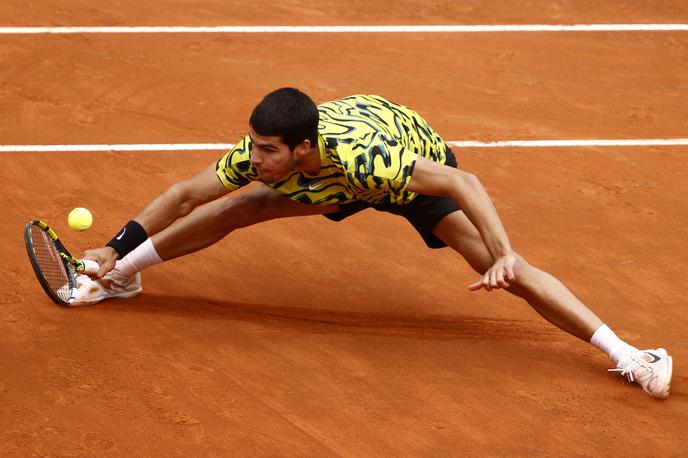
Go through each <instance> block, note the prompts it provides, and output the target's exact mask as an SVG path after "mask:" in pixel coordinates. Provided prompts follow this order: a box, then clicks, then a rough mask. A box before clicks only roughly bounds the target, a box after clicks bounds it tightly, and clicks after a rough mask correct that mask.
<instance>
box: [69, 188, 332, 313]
mask: <svg viewBox="0 0 688 458" xmlns="http://www.w3.org/2000/svg"><path fill="white" fill-rule="evenodd" d="M337 209H338V207H337V206H335V205H333V206H316V205H306V204H302V203H299V202H296V201H293V200H289V199H287V198H285V197H284V196H282V195H281V194H279V193H278V192H276V191H275V190H273V189H272V188H270V187H269V186H266V185H264V184H262V183H257V184H256V185H254V186H251V187H249V188H247V189H245V190H242V191H240V192H237V193H234V194H230V195H229V196H227V197H223V198H220V199H217V200H214V201H211V202H208V203H207V204H205V205H203V206H200V207H197V208H196V209H195V210H194V211H193V212H191V213H190V214H189V215H187V216H185V217H184V218H182V219H181V220H179V221H178V222H177V223H176V224H172V225H170V226H168V227H167V228H165V229H164V230H162V231H160V232H158V233H157V234H155V235H154V236H153V237H151V238H150V239H148V240H146V241H145V242H144V243H142V244H141V245H140V246H139V247H138V248H136V249H135V250H133V251H132V252H130V253H129V254H128V255H126V256H125V257H124V258H123V259H121V260H119V261H117V265H116V267H115V269H113V270H112V271H110V272H109V273H108V274H106V275H105V276H104V277H103V278H101V279H99V280H95V281H94V280H91V279H89V278H88V277H85V276H80V285H79V288H78V289H77V297H76V302H75V303H76V304H77V305H86V304H95V303H98V302H100V301H102V300H104V299H108V298H114V297H119V298H128V297H132V296H136V295H138V294H140V292H141V290H142V289H141V275H140V271H141V270H142V269H144V268H146V267H149V266H151V265H154V264H157V263H160V262H163V261H168V260H170V259H174V258H176V257H179V256H183V255H186V254H190V253H193V252H196V251H199V250H201V249H203V248H205V247H208V246H210V245H212V244H214V243H216V242H218V241H219V240H221V239H222V238H224V237H225V236H227V235H228V234H229V233H231V232H232V231H234V230H235V229H239V228H241V227H246V226H251V225H253V224H256V223H260V222H263V221H267V220H271V219H276V218H286V217H291V216H306V215H317V214H327V213H332V212H335V211H337Z"/></svg>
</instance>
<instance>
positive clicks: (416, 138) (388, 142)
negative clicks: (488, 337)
mask: <svg viewBox="0 0 688 458" xmlns="http://www.w3.org/2000/svg"><path fill="white" fill-rule="evenodd" d="M318 111H319V113H320V120H319V124H318V131H319V138H318V147H319V150H320V161H321V168H320V172H319V173H318V175H317V176H316V175H310V174H307V173H305V172H294V173H292V174H290V175H288V176H285V177H284V178H283V179H280V180H278V181H276V182H274V183H268V186H270V187H272V188H273V189H275V191H277V192H279V193H280V194H283V195H284V196H285V197H287V198H289V199H292V200H296V201H299V202H302V203H307V204H313V205H333V204H345V203H349V202H353V201H356V200H362V201H365V202H370V203H375V204H380V203H393V204H406V203H409V202H411V201H412V200H413V199H414V198H415V197H416V194H415V193H411V192H408V191H407V190H406V188H407V186H408V184H409V181H410V180H411V175H412V173H413V167H414V165H415V162H416V158H417V157H418V156H423V157H426V158H428V159H430V160H432V161H435V162H439V163H441V164H444V162H445V161H446V152H447V150H446V146H445V144H444V142H443V140H442V139H441V138H440V136H439V135H438V134H436V133H435V132H434V131H433V130H432V129H431V128H430V126H429V125H428V123H427V122H426V121H425V120H424V119H423V118H422V117H421V116H420V115H419V114H418V113H416V112H415V111H413V110H411V109H409V108H407V107H404V106H402V105H398V104H396V103H393V102H390V101H389V100H386V99H384V98H382V97H380V96H377V95H352V96H350V97H346V98H343V99H340V100H334V101H331V102H327V103H323V104H321V105H319V106H318ZM250 154H251V139H250V138H249V137H248V136H246V137H244V138H243V139H242V140H241V141H240V142H239V143H237V144H236V146H234V148H232V150H231V151H229V152H228V153H227V154H225V155H224V156H223V157H222V158H221V159H220V160H219V161H218V163H217V175H218V177H219V178H220V181H222V183H223V184H224V185H225V186H226V187H227V188H228V189H230V190H235V189H237V188H239V187H241V186H244V185H246V184H248V183H250V182H251V181H260V180H259V176H258V172H257V171H256V170H255V168H254V167H253V166H252V165H251V163H250V161H249V158H250Z"/></svg>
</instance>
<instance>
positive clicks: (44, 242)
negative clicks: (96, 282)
mask: <svg viewBox="0 0 688 458" xmlns="http://www.w3.org/2000/svg"><path fill="white" fill-rule="evenodd" d="M24 244H25V245H26V252H27V254H28V255H29V260H30V261H31V267H33V271H34V273H35V274H36V278H38V282H39V283H40V284H41V287H43V290H44V291H45V293H46V294H47V295H48V297H50V299H52V300H53V302H55V303H56V304H58V305H63V306H64V305H69V304H71V303H72V302H74V300H75V299H76V287H77V285H76V276H77V274H79V273H82V272H83V273H86V274H93V273H96V272H98V269H99V266H98V263H97V262H95V261H89V260H86V259H84V260H79V259H76V258H75V257H74V256H72V255H71V253H70V252H69V251H68V250H67V248H65V246H64V245H63V244H62V242H61V241H60V239H59V238H58V237H57V234H56V233H55V231H53V230H52V229H50V227H49V226H48V225H47V224H45V223H44V222H43V221H40V220H34V221H29V222H28V223H27V224H26V227H25V228H24Z"/></svg>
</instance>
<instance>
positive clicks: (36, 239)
mask: <svg viewBox="0 0 688 458" xmlns="http://www.w3.org/2000/svg"><path fill="white" fill-rule="evenodd" d="M31 242H32V243H31V244H32V246H33V252H34V255H35V258H36V262H38V265H39V267H40V269H41V272H42V273H43V276H44V277H45V280H46V281H47V282H48V285H49V286H50V289H52V290H53V291H54V292H55V294H57V295H58V296H59V297H60V298H61V299H63V300H65V301H68V300H69V298H70V296H71V291H70V287H69V274H68V273H67V270H66V268H65V264H64V261H63V259H62V257H61V256H60V253H59V252H58V251H57V248H55V244H54V243H53V241H52V239H51V238H50V236H48V234H46V233H45V231H43V230H42V229H41V228H39V227H37V226H32V227H31Z"/></svg>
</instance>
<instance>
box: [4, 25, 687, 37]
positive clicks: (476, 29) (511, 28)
mask: <svg viewBox="0 0 688 458" xmlns="http://www.w3.org/2000/svg"><path fill="white" fill-rule="evenodd" d="M648 31H688V24H571V25H553V24H552V25H549V24H530V25H528V24H523V25H357V26H349V25H343V26H320V25H316V26H214V27H206V26H199V27H187V26H171V27H170V26H155V27H148V26H132V27H0V34H14V35H17V34H75V33H79V34H83V33H380V32H385V33H419V32H425V33H495V32H648Z"/></svg>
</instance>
